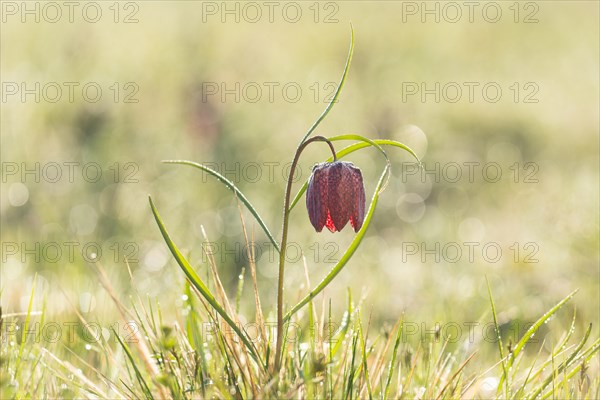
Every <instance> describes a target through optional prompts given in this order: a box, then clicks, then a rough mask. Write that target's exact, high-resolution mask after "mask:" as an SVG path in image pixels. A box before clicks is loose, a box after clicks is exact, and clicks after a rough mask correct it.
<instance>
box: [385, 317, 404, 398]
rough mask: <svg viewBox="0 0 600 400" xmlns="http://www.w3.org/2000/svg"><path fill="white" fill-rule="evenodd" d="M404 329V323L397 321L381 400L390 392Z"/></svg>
mask: <svg viewBox="0 0 600 400" xmlns="http://www.w3.org/2000/svg"><path fill="white" fill-rule="evenodd" d="M403 327H404V321H403V319H401V320H400V321H399V326H398V332H397V333H396V341H395V342H394V350H393V351H392V359H391V360H390V365H389V367H388V376H387V380H386V382H385V389H384V390H383V399H384V400H386V399H387V398H388V395H389V392H390V384H391V383H392V377H393V376H394V371H395V370H396V356H397V354H398V347H399V346H400V338H401V337H402V328H403Z"/></svg>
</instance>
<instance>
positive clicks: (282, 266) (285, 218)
mask: <svg viewBox="0 0 600 400" xmlns="http://www.w3.org/2000/svg"><path fill="white" fill-rule="evenodd" d="M312 142H326V143H327V144H328V145H329V148H330V149H331V153H332V154H333V161H337V155H336V154H335V149H334V148H333V144H331V142H330V141H329V139H327V138H325V137H323V136H314V137H312V138H310V139H308V140H306V141H304V142H303V143H302V144H301V145H300V146H298V149H297V150H296V154H295V155H294V161H292V165H291V167H290V174H289V176H288V181H287V187H286V189H285V202H284V204H283V232H282V234H281V242H280V251H279V274H278V275H279V279H278V282H277V342H276V345H275V363H274V365H275V367H274V372H275V371H279V367H280V363H281V347H282V344H283V322H284V321H283V277H284V270H285V253H286V247H287V236H288V226H289V215H290V194H291V191H292V183H293V182H292V180H293V177H294V172H296V165H297V164H298V160H299V159H300V154H301V153H302V151H303V150H304V149H305V148H306V146H308V145H309V144H310V143H312Z"/></svg>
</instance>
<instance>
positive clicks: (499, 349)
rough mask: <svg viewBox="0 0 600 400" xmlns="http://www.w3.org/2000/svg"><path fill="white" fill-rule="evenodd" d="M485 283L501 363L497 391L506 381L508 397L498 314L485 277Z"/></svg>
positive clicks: (507, 385) (506, 371) (506, 394)
mask: <svg viewBox="0 0 600 400" xmlns="http://www.w3.org/2000/svg"><path fill="white" fill-rule="evenodd" d="M485 283H486V284H487V289H488V295H489V297H490V304H491V306H492V316H493V317H494V330H495V331H496V340H497V341H498V351H499V352H500V362H501V363H502V379H500V382H498V392H500V388H501V387H502V383H503V382H506V393H505V396H506V398H508V391H509V383H508V368H507V366H506V359H505V358H504V350H503V349H502V337H501V336H500V326H499V325H498V315H497V314H496V305H495V304H494V298H493V297H492V288H491V287H490V282H489V281H488V279H487V276H486V277H485Z"/></svg>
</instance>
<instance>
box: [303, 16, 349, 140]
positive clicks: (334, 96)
mask: <svg viewBox="0 0 600 400" xmlns="http://www.w3.org/2000/svg"><path fill="white" fill-rule="evenodd" d="M353 54H354V28H353V27H352V24H350V50H348V57H346V66H345V67H344V73H343V74H342V78H341V79H340V83H339V84H338V87H337V89H336V91H335V94H334V95H333V97H332V98H331V101H330V102H329V104H327V107H325V110H324V111H323V112H322V113H321V115H320V116H319V118H317V120H316V121H315V123H314V124H313V125H312V126H311V127H310V129H309V130H308V132H306V134H305V135H304V137H303V138H302V140H301V141H300V145H301V144H302V143H304V141H305V140H306V139H308V137H309V136H310V134H311V133H313V132H314V130H315V129H317V126H319V124H320V123H321V121H323V119H324V118H325V117H326V116H327V114H329V111H331V109H332V108H333V105H334V104H335V103H336V102H337V100H338V98H339V97H340V93H341V91H342V88H343V87H344V83H345V82H346V77H347V76H348V70H350V63H351V62H352V55H353Z"/></svg>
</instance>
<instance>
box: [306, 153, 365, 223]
mask: <svg viewBox="0 0 600 400" xmlns="http://www.w3.org/2000/svg"><path fill="white" fill-rule="evenodd" d="M306 208H307V209H308V216H309V218H310V223H311V224H312V225H313V226H314V227H315V229H316V230H317V232H321V230H322V229H323V227H324V226H326V227H327V228H328V229H329V230H330V231H331V232H336V231H341V230H342V229H343V228H344V226H346V224H347V223H348V221H350V225H352V227H353V228H354V232H358V230H359V229H360V227H361V226H362V224H363V221H364V219H365V187H364V185H363V179H362V174H361V172H360V169H358V168H357V167H355V166H354V164H352V163H351V162H347V161H335V162H331V163H328V162H325V163H321V164H317V165H315V167H314V168H313V173H312V175H311V176H310V180H309V181H308V189H307V190H306Z"/></svg>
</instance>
